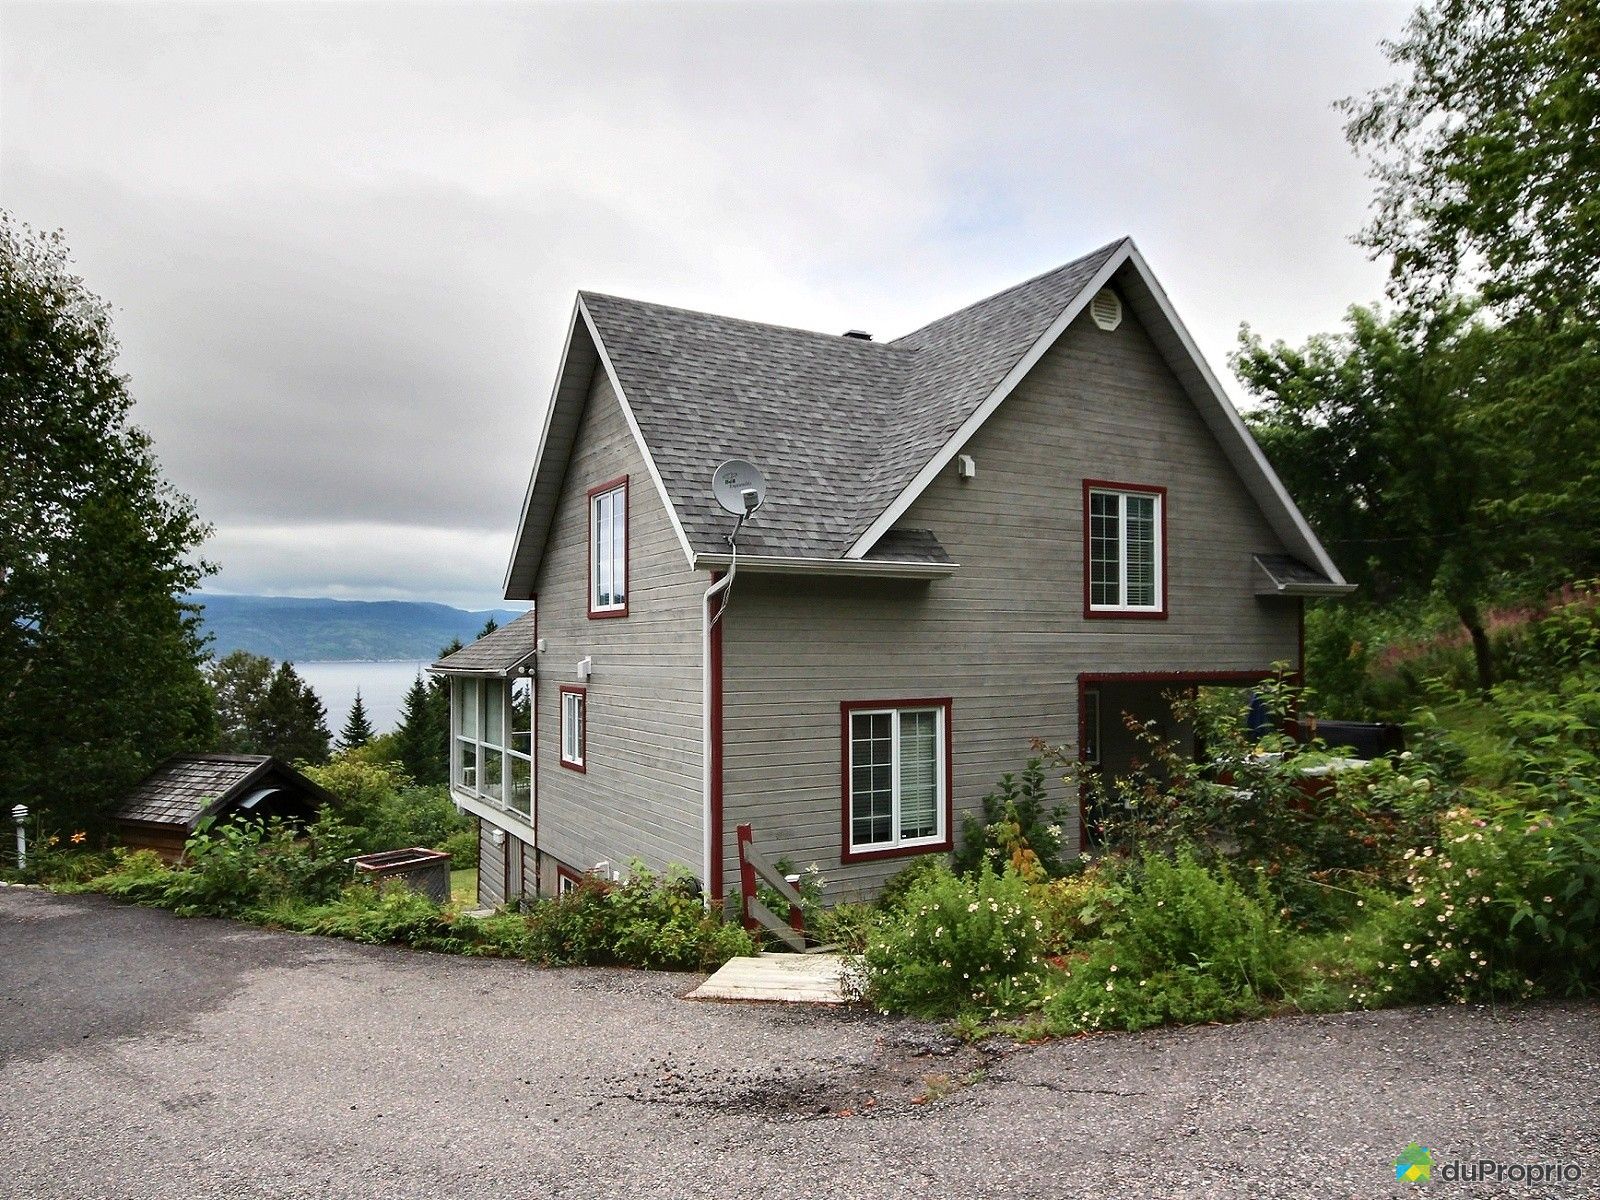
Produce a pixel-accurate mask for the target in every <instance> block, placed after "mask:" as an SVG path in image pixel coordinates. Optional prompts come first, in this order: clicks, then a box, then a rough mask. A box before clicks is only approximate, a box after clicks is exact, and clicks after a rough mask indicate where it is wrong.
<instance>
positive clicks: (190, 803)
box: [116, 754, 333, 829]
mask: <svg viewBox="0 0 1600 1200" xmlns="http://www.w3.org/2000/svg"><path fill="white" fill-rule="evenodd" d="M273 786H276V787H278V788H280V789H292V790H294V791H296V792H299V793H301V794H303V795H304V797H305V798H306V800H307V801H308V807H309V808H310V809H315V808H316V807H317V806H319V805H322V804H328V803H331V802H332V801H333V797H332V796H330V795H328V793H327V792H325V791H323V790H322V789H321V788H319V787H318V786H317V785H316V784H314V783H312V782H311V781H310V780H309V779H307V778H306V777H305V776H304V775H302V774H300V772H298V771H296V770H294V769H293V768H292V767H289V766H285V765H284V764H283V763H281V762H279V761H278V760H277V759H275V758H271V757H269V756H267V755H264V754H180V755H176V756H174V757H172V758H169V759H167V761H166V762H164V763H162V764H161V765H160V766H159V767H157V768H156V769H155V770H154V771H152V772H150V774H149V775H146V776H145V777H144V779H143V780H141V781H140V782H139V783H138V784H137V785H136V786H135V787H134V789H133V790H132V791H131V792H129V793H128V795H127V796H126V797H125V798H124V800H123V802H122V804H121V806H120V807H119V808H118V809H117V812H116V819H117V820H118V821H136V822H140V823H142V824H150V825H176V826H180V827H182V828H184V829H193V828H194V827H195V826H196V825H197V824H198V823H199V822H200V819H201V818H202V817H205V816H211V815H216V814H219V813H221V812H223V811H224V810H226V809H228V808H230V807H232V806H233V805H235V804H237V803H239V802H241V801H245V800H248V799H249V798H250V797H251V796H252V795H254V794H255V792H256V791H257V790H259V789H261V788H264V787H273Z"/></svg>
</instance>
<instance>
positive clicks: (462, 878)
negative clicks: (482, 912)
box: [450, 867, 478, 904]
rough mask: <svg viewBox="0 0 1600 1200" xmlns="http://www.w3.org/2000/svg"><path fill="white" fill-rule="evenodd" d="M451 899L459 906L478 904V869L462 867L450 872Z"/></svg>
mask: <svg viewBox="0 0 1600 1200" xmlns="http://www.w3.org/2000/svg"><path fill="white" fill-rule="evenodd" d="M450 899H452V900H454V901H455V902H456V903H457V904H476V903H477V902H478V868H477V867H462V868H461V870H459V871H451V872H450Z"/></svg>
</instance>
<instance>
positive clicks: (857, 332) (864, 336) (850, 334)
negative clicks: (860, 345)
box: [844, 329, 872, 342]
mask: <svg viewBox="0 0 1600 1200" xmlns="http://www.w3.org/2000/svg"><path fill="white" fill-rule="evenodd" d="M844 335H845V337H847V338H855V339H856V341H858V342H870V341H871V340H872V335H871V334H870V333H868V332H867V331H866V330H865V329H847V330H845V332H844Z"/></svg>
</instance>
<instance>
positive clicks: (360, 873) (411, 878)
mask: <svg viewBox="0 0 1600 1200" xmlns="http://www.w3.org/2000/svg"><path fill="white" fill-rule="evenodd" d="M345 861H346V862H348V863H349V864H350V865H351V866H352V867H353V868H354V869H355V874H356V878H357V879H365V880H367V881H368V882H370V883H375V884H382V883H387V882H389V881H390V880H399V881H400V882H401V883H404V884H405V885H406V886H407V887H408V888H410V889H411V890H412V891H414V892H421V893H422V894H423V895H424V896H426V897H428V899H430V900H432V901H433V902H434V903H436V904H448V903H449V901H450V856H449V855H448V854H446V853H445V852H444V851H443V850H425V849H423V848H422V847H420V846H413V847H411V848H410V849H409V850H383V851H380V852H379V853H377V854H358V855H356V856H355V857H354V858H349V859H346V860H345Z"/></svg>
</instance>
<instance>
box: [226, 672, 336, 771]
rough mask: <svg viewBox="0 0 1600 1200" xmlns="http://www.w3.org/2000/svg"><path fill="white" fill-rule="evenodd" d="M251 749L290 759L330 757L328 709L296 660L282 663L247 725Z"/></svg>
mask: <svg viewBox="0 0 1600 1200" xmlns="http://www.w3.org/2000/svg"><path fill="white" fill-rule="evenodd" d="M245 735H246V741H247V743H248V745H249V746H250V751H249V752H250V753H253V754H271V755H275V756H276V757H278V758H281V759H284V760H286V761H288V762H299V761H304V762H310V763H324V762H327V761H328V743H329V741H330V736H329V734H328V713H327V710H326V709H325V708H323V707H322V701H321V700H320V699H318V698H317V693H316V692H314V691H313V690H312V689H311V686H310V685H309V684H307V683H306V681H305V680H303V679H301V678H300V675H299V673H298V672H297V671H296V670H295V669H294V664H293V663H280V664H279V666H278V669H277V670H276V671H274V672H273V675H272V682H271V683H270V684H268V685H267V690H266V693H265V695H263V696H262V698H261V701H260V702H259V703H258V704H256V705H255V706H253V707H252V709H251V711H250V715H249V718H248V720H247V722H246V725H245Z"/></svg>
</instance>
